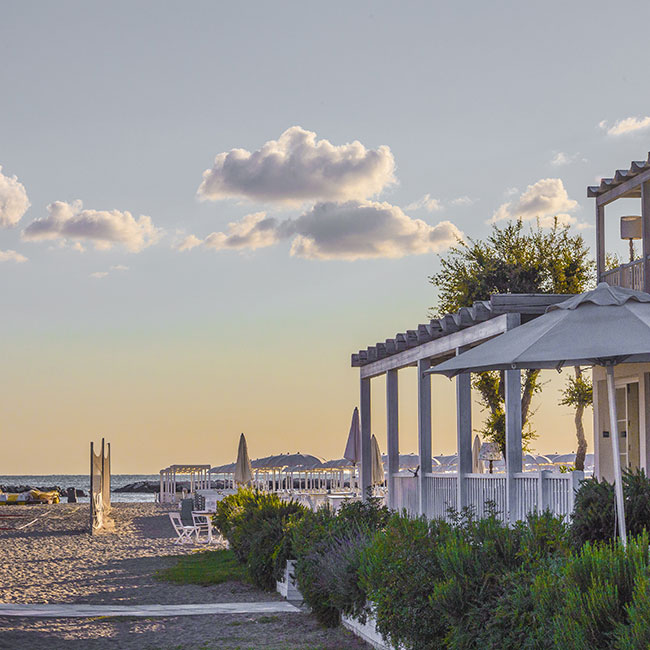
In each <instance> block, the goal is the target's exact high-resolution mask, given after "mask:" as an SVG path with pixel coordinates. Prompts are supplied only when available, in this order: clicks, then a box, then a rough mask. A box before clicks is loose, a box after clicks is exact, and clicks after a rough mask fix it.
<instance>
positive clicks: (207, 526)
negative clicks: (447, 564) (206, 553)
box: [192, 512, 212, 544]
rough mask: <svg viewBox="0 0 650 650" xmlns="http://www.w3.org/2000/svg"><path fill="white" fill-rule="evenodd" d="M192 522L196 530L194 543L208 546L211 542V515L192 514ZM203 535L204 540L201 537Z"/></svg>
mask: <svg viewBox="0 0 650 650" xmlns="http://www.w3.org/2000/svg"><path fill="white" fill-rule="evenodd" d="M192 521H193V522H194V528H195V529H196V541H197V542H203V543H205V544H210V543H211V542H212V515H211V514H208V513H207V512H193V513H192ZM203 533H205V540H202V539H201V535H202V534H203Z"/></svg>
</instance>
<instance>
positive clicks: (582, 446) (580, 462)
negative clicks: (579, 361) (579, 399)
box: [574, 366, 587, 472]
mask: <svg viewBox="0 0 650 650" xmlns="http://www.w3.org/2000/svg"><path fill="white" fill-rule="evenodd" d="M574 370H575V373H576V379H580V378H581V377H582V370H581V369H580V366H575V367H574ZM584 412H585V406H584V404H578V405H577V406H576V415H575V423H576V438H577V439H578V449H577V450H576V465H575V466H576V469H579V470H580V471H581V472H583V471H584V469H585V456H586V454H587V439H586V438H585V429H584V427H583V425H582V414H583V413H584Z"/></svg>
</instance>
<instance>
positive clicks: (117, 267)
mask: <svg viewBox="0 0 650 650" xmlns="http://www.w3.org/2000/svg"><path fill="white" fill-rule="evenodd" d="M128 270H129V267H128V266H124V264H116V265H115V266H111V271H128Z"/></svg>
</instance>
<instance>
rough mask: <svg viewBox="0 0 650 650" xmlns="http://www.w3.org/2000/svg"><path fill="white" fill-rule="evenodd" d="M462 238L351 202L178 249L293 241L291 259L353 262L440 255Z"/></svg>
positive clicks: (251, 222) (450, 229)
mask: <svg viewBox="0 0 650 650" xmlns="http://www.w3.org/2000/svg"><path fill="white" fill-rule="evenodd" d="M462 238H463V233H462V232H461V231H460V230H458V228H456V226H455V225H454V224H453V223H451V222H449V221H442V222H440V223H438V224H436V225H435V226H431V225H430V224H428V223H426V222H425V221H422V220H421V219H413V218H411V217H409V216H407V215H406V214H404V212H402V210H401V209H400V208H398V207H397V206H394V205H390V204H389V203H376V202H372V201H347V202H345V203H331V202H330V203H317V204H316V205H314V206H313V207H312V208H310V209H309V210H308V211H307V212H305V213H304V214H302V215H300V216H299V217H296V218H295V219H286V220H284V221H278V220H276V219H273V218H269V217H267V216H266V213H264V212H258V213H255V214H249V215H247V216H245V217H244V218H243V219H242V220H241V221H238V222H234V223H231V224H229V226H228V233H224V232H213V233H211V234H210V235H208V236H207V237H206V238H205V239H203V240H201V239H199V238H198V237H196V236H195V235H189V236H188V237H186V238H185V239H184V240H183V241H182V242H181V244H180V245H179V246H178V247H177V248H178V250H179V251H183V250H190V249H191V248H195V247H196V246H203V247H205V248H212V249H215V250H224V249H231V250H240V251H243V250H254V249H256V248H262V247H266V246H272V245H274V244H276V243H278V242H281V241H283V240H292V242H291V255H293V256H296V257H303V258H306V259H312V260H334V259H338V260H349V261H352V260H358V259H373V258H398V257H404V256H405V255H420V254H423V253H432V252H439V251H441V250H444V249H445V248H448V247H449V246H453V245H454V244H456V243H457V241H458V240H459V239H462Z"/></svg>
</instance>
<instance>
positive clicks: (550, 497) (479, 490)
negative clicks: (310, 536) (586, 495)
mask: <svg viewBox="0 0 650 650" xmlns="http://www.w3.org/2000/svg"><path fill="white" fill-rule="evenodd" d="M583 478H584V474H583V472H579V471H575V472H566V473H559V472H551V471H549V470H543V471H539V472H521V473H518V474H515V475H514V477H513V481H514V494H513V499H514V501H513V507H514V510H515V519H518V520H520V519H525V518H526V516H527V515H528V514H529V513H532V512H535V511H537V512H542V511H544V510H550V511H551V512H552V513H553V514H554V515H559V516H563V517H568V516H569V515H570V514H571V513H572V512H573V506H574V502H575V492H576V490H577V489H578V487H579V485H580V481H581V480H582V479H583ZM393 479H394V485H395V488H394V489H395V493H394V495H393V500H392V503H393V508H394V509H395V510H402V509H404V508H405V509H406V510H407V512H408V513H409V514H411V515H418V514H420V510H419V484H418V478H417V477H414V476H411V475H410V474H408V475H407V474H395V475H394V476H393ZM463 480H464V481H465V486H464V487H465V495H466V504H465V505H466V506H468V507H470V508H471V509H472V510H473V512H474V514H475V516H476V517H478V518H482V517H485V516H486V515H488V514H489V513H490V512H491V511H492V512H496V513H497V516H499V517H500V518H501V519H502V520H504V521H505V520H507V513H508V505H507V489H508V483H507V479H506V476H505V474H467V475H466V476H465V477H464V479H463ZM422 484H423V489H424V499H423V503H424V504H425V507H426V515H427V517H429V518H430V519H448V515H449V509H450V508H451V509H452V510H458V509H459V504H458V477H457V475H456V474H425V475H424V478H423V483H422Z"/></svg>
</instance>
